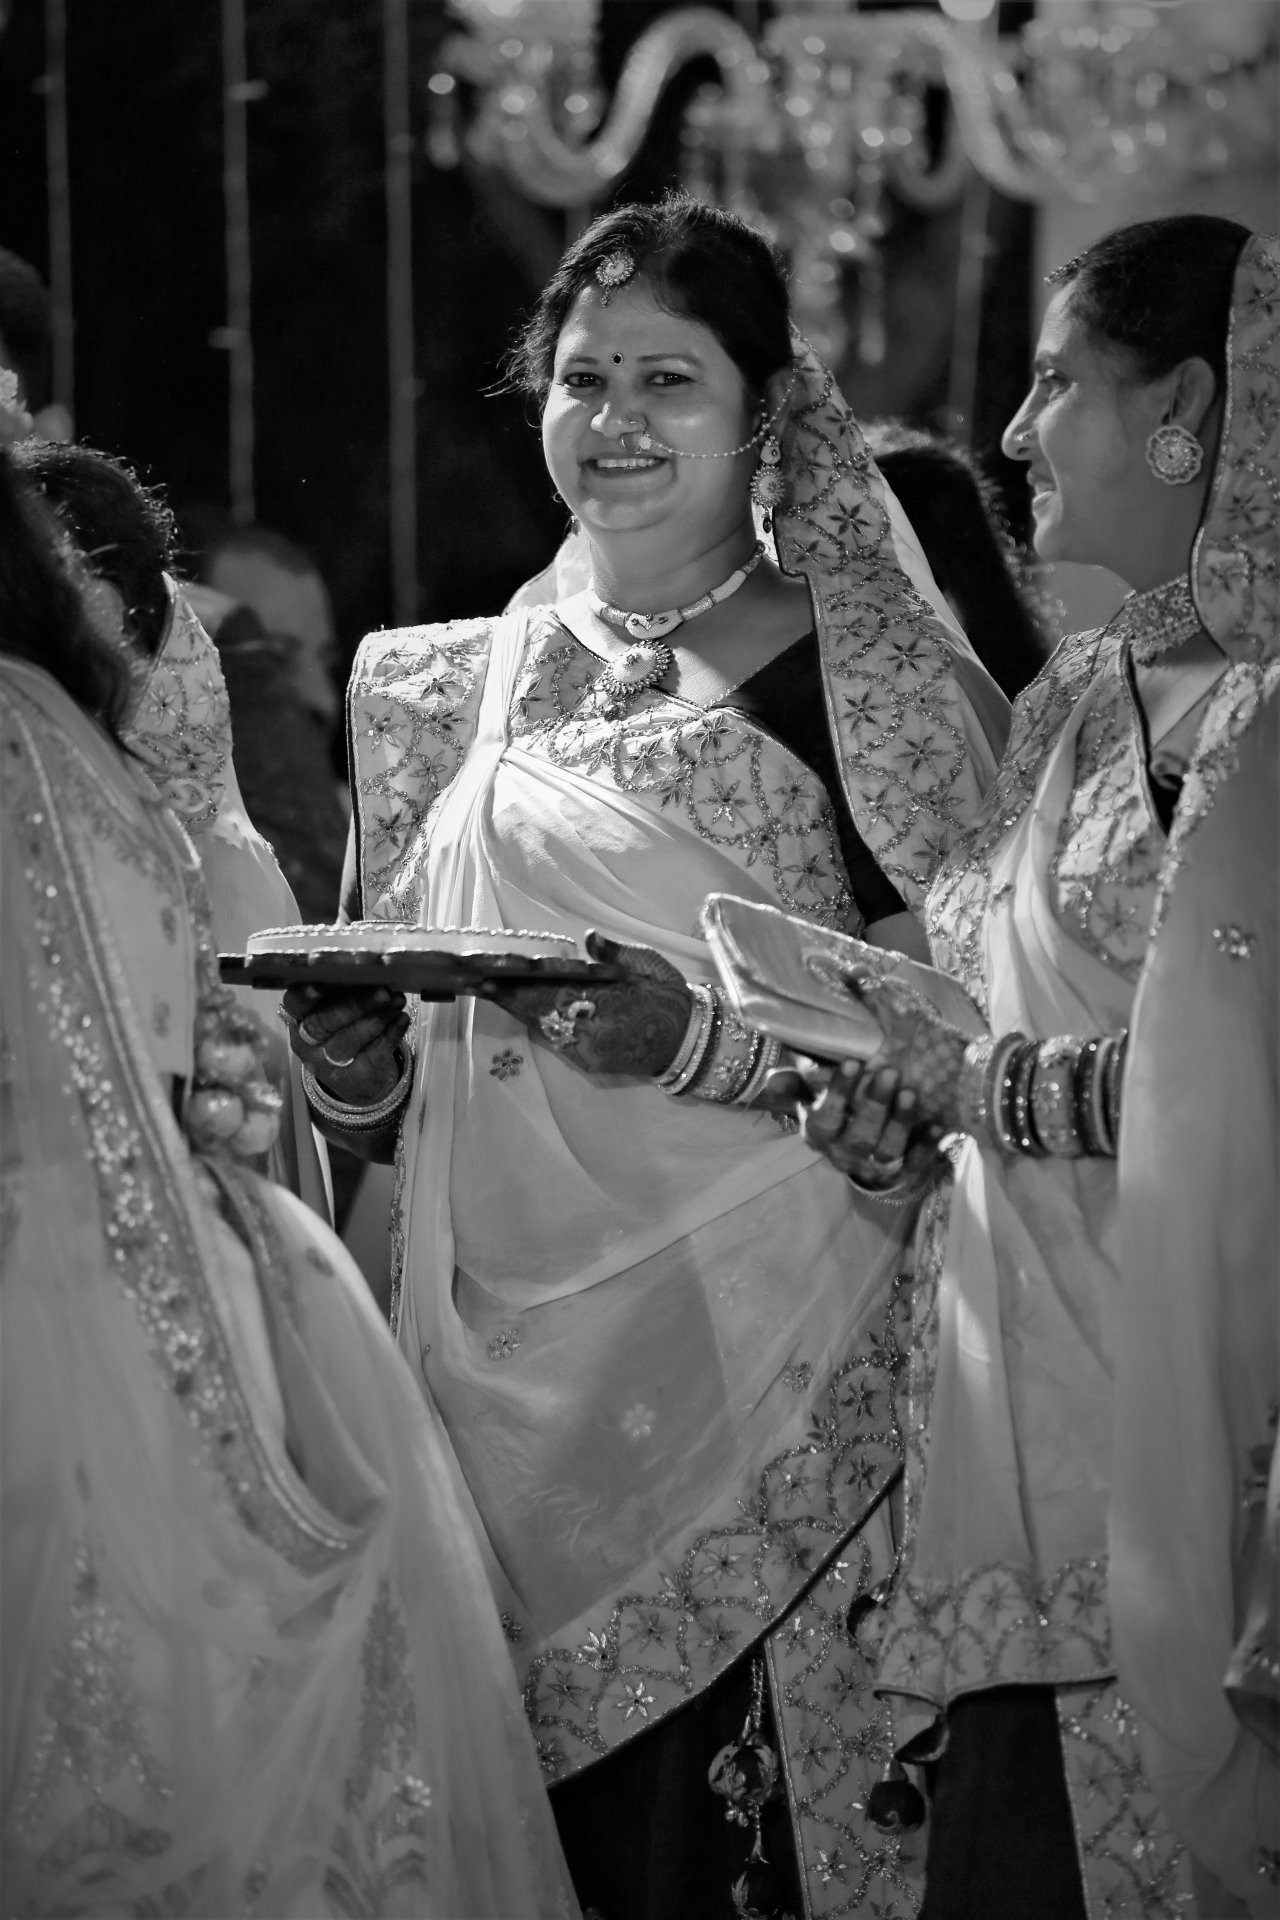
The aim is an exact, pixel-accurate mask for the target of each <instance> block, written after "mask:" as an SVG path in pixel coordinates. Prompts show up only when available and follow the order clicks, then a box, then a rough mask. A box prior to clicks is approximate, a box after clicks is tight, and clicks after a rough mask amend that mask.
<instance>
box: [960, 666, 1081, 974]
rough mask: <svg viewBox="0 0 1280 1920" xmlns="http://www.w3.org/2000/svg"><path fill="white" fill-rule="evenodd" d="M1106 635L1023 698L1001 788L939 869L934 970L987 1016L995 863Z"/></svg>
mask: <svg viewBox="0 0 1280 1920" xmlns="http://www.w3.org/2000/svg"><path fill="white" fill-rule="evenodd" d="M1101 637H1102V636H1101V634H1100V633H1099V632H1090V633H1079V634H1074V635H1072V636H1070V637H1069V638H1067V639H1066V640H1064V641H1063V642H1062V644H1061V646H1060V647H1059V648H1058V650H1057V652H1056V653H1055V654H1054V656H1053V658H1052V659H1051V660H1050V661H1049V663H1048V664H1047V666H1045V667H1044V668H1043V670H1042V671H1041V672H1040V673H1039V674H1038V675H1037V677H1036V678H1035V679H1034V680H1033V681H1032V683H1031V685H1030V686H1029V687H1027V688H1025V689H1024V691H1023V692H1022V693H1020V694H1019V696H1018V698H1017V701H1016V702H1015V704H1014V709H1013V726H1012V729H1011V731H1010V734H1009V744H1008V746H1007V748H1006V749H1005V754H1004V758H1003V759H1002V761H1001V762H1000V770H999V772H998V773H997V775H996V780H995V785H994V786H993V787H992V789H991V792H990V793H989V794H988V795H987V798H986V800H985V801H984V803H983V805H982V807H981V809H980V810H979V812H978V814H977V817H976V819H975V821H974V824H973V827H972V830H971V831H970V833H969V834H968V835H967V837H966V838H965V839H963V840H962V841H960V842H958V843H957V844H956V846H955V847H954V849H953V850H952V851H951V852H950V853H949V855H948V857H947V859H946V860H945V861H944V862H943V864H942V866H941V867H940V868H939V871H938V874H937V877H936V878H935V880H934V883H933V886H932V888H931V889H930V892H929V898H928V901H927V911H926V923H927V925H928V929H929V938H930V944H931V946H932V948H933V959H934V965H935V966H937V967H940V968H941V969H942V971H943V972H944V973H951V974H954V975H955V976H956V978H957V979H959V980H961V981H963V983H964V985H965V987H966V988H967V989H968V991H969V993H970V994H971V995H972V997H973V998H974V1000H975V1001H976V1002H977V1003H978V1005H979V1006H980V1007H981V1008H982V1009H983V1010H984V1011H986V1008H987V989H986V969H985V966H984V963H983V956H982V935H983V927H984V923H985V921H986V917H987V913H988V910H989V908H990V906H991V905H992V900H991V894H992V881H991V858H992V855H993V854H994V852H995V850H996V848H997V847H998V846H999V844H1000V842H1001V840H1003V838H1004V836H1005V835H1006V834H1007V833H1009V832H1010V831H1011V830H1012V829H1013V828H1014V827H1015V826H1016V825H1017V824H1018V821H1019V820H1020V819H1021V818H1022V815H1023V813H1024V812H1025V811H1026V809H1027V807H1028V806H1029V804H1030V802H1031V796H1032V794H1033V793H1034V791H1035V786H1036V781H1037V780H1038V778H1039V776H1040V772H1041V769H1042V768H1043V766H1044V760H1045V756H1046V754H1047V753H1048V752H1049V750H1050V748H1051V746H1052V744H1053V742H1054V740H1055V739H1056V738H1057V735H1058V734H1059V732H1060V731H1061V729H1062V726H1063V724H1064V723H1065V721H1066V719H1067V716H1068V715H1069V714H1070V712H1071V710H1072V708H1073V707H1074V706H1075V704H1076V702H1077V700H1079V699H1080V698H1081V696H1082V695H1083V693H1084V691H1085V689H1086V687H1087V686H1088V684H1089V681H1090V678H1091V677H1092V675H1093V671H1094V666H1095V662H1096V659H1097V655H1098V648H1099V644H1100V641H1101ZM1002 897H1004V896H1003V894H1002Z"/></svg>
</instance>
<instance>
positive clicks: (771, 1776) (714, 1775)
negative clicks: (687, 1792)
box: [707, 1656, 780, 1861]
mask: <svg viewBox="0 0 1280 1920" xmlns="http://www.w3.org/2000/svg"><path fill="white" fill-rule="evenodd" d="M763 1729H764V1661H763V1660H762V1659H760V1658H759V1656H757V1658H756V1660H755V1664H754V1667H753V1669H752V1675H751V1711H750V1712H749V1713H748V1715H747V1717H746V1719H745V1721H744V1722H743V1725H742V1732H741V1733H740V1734H739V1735H738V1738H737V1740H736V1741H735V1742H734V1743H733V1744H732V1745H731V1746H727V1747H721V1749H720V1751H719V1753H718V1754H717V1755H716V1757H715V1759H714V1760H713V1761H712V1762H711V1766H710V1768H709V1769H708V1772H707V1780H708V1782H709V1784H710V1787H711V1791H712V1793H718V1794H719V1795H720V1796H721V1798H722V1799H723V1800H725V1801H726V1802H727V1805H726V1807H725V1810H724V1817H725V1819H726V1820H732V1821H733V1822H734V1823H735V1825H737V1826H739V1827H753V1828H754V1829H755V1838H754V1840H753V1842H752V1846H751V1859H752V1860H753V1861H754V1860H759V1861H763V1860H764V1858H765V1853H764V1845H763V1842H762V1841H761V1838H760V1814H761V1810H762V1808H764V1807H765V1806H766V1805H767V1804H768V1802H769V1801H770V1800H772V1798H773V1796H774V1794H775V1793H776V1792H777V1790H778V1776H779V1772H780V1768H779V1764H778V1756H777V1754H776V1753H775V1751H774V1749H773V1748H772V1747H771V1746H770V1745H769V1742H768V1741H767V1740H766V1739H765V1737H764V1730H763Z"/></svg>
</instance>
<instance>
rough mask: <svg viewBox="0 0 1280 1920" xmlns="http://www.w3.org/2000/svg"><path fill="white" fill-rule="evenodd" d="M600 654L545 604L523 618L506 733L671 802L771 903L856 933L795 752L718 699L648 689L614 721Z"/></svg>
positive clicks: (835, 851) (824, 800) (828, 837)
mask: <svg viewBox="0 0 1280 1920" xmlns="http://www.w3.org/2000/svg"><path fill="white" fill-rule="evenodd" d="M604 664H605V663H604V662H603V661H602V660H600V659H599V658H598V657H597V656H596V655H595V654H593V653H590V652H588V650H587V649H586V648H585V647H583V646H581V645H579V643H578V642H577V641H576V640H575V639H574V638H573V636H572V635H571V634H569V633H568V632H567V631H566V630H565V628H564V627H562V626H561V625H560V623H559V621H558V620H557V619H556V618H555V615H554V612H553V611H552V610H551V609H550V608H544V609H540V610H539V612H538V613H537V614H535V615H534V618H533V623H532V625H531V628H530V635H529V641H528V645H527V647H526V651H525V657H524V661H523V664H522V667H521V673H520V678H519V681H518V682H517V687H516V692H515V696H514V698H513V701H512V710H511V732H512V738H513V739H518V740H519V741H520V743H521V745H522V746H524V747H525V748H526V749H527V750H528V751H529V752H531V753H539V754H545V755H546V756H547V758H548V759H550V760H553V761H554V762H555V763H556V765H557V766H561V767H575V768H577V769H579V770H580V771H581V772H583V773H585V774H588V775H590V776H591V777H593V778H596V779H599V780H601V781H602V782H605V783H608V784H611V785H613V786H615V787H616V788H618V790H619V791H620V792H623V793H631V794H643V795H646V796H648V797H651V798H652V799H655V800H656V801H657V803H658V806H659V808H660V809H661V810H663V811H665V810H666V809H667V808H668V807H671V808H673V809H677V810H679V811H680V812H681V813H683V814H684V815H685V816H686V818H687V819H688V820H689V822H690V824H691V825H692V826H693V828H694V831H695V832H696V833H697V834H699V835H700V837H701V838H702V839H704V840H707V841H710V842H711V843H712V844H713V845H715V846H718V847H723V848H727V849H733V850H734V851H735V852H736V853H737V854H738V855H739V856H740V857H741V859H742V863H743V865H744V866H746V867H754V866H755V865H756V863H757V862H760V863H761V864H762V865H763V866H764V867H765V868H766V869H767V870H768V872H769V874H770V877H771V879H772V881H773V884H774V886H775V888H776V890H777V893H778V899H779V904H780V905H781V906H783V907H785V908H786V910H787V911H788V912H791V913H802V914H805V915H807V916H809V917H810V918H812V919H817V920H820V921H821V922H822V924H823V925H825V926H834V927H839V928H840V929H842V930H843V931H845V932H849V933H858V932H860V931H861V928H862V920H861V916H860V915H859V913H858V910H857V908H856V906H855V905H854V902H853V898H852V895H851V894H850V891H849V886H848V881H847V879H846V876H845V872H844V866H843V862H842V860H841V856H840V852H839V847H838V843H837V841H836V837H835V823H834V817H833V815H832V812H831V805H830V801H829V799H828V797H827V795H826V793H825V792H824V790H823V788H822V786H821V784H820V783H819V782H818V780H817V779H816V778H815V776H814V775H813V774H812V773H810V772H809V770H808V768H807V767H805V766H804V765H803V764H802V763H801V762H800V761H798V760H797V759H796V758H795V757H794V755H792V754H791V753H790V752H788V750H787V749H786V748H785V747H783V746H782V745H781V743H780V742H778V741H777V740H774V739H773V737H772V736H771V735H769V734H767V733H765V732H763V731H762V730H761V729H759V728H757V727H756V726H755V725H754V723H753V722H751V721H749V720H747V719H746V717H745V716H744V715H742V714H739V713H737V712H735V711H733V710H732V709H730V708H727V707H719V708H707V709H702V708H697V707H690V706H688V705H686V704H685V703H684V702H682V701H678V700H674V699H672V697H671V696H670V695H668V694H664V693H662V692H661V691H660V690H659V689H656V688H655V689H649V690H647V691H646V692H645V693H643V694H641V695H640V696H639V697H638V699H637V700H636V701H635V702H634V703H633V705H632V709H631V711H630V712H629V713H628V714H627V715H626V716H625V717H624V718H622V719H614V718H611V717H609V716H608V715H607V714H605V713H603V712H602V711H601V709H600V706H599V704H598V702H597V699H596V693H595V689H596V682H597V681H598V679H599V677H600V675H601V673H602V672H603V670H604Z"/></svg>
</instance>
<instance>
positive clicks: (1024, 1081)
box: [960, 1032, 1129, 1160]
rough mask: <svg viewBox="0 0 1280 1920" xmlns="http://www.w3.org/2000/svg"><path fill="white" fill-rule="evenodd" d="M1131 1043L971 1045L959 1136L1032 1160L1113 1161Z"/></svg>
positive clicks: (1011, 1036) (1002, 1041) (1108, 1039)
mask: <svg viewBox="0 0 1280 1920" xmlns="http://www.w3.org/2000/svg"><path fill="white" fill-rule="evenodd" d="M1128 1038H1129V1036H1128V1033H1127V1032H1123V1033H1120V1034H1118V1035H1106V1036H1104V1037H1102V1038H1098V1039H1090V1040H1076V1039H1073V1038H1072V1037H1070V1036H1069V1035H1065V1034H1063V1035H1058V1036H1056V1037H1055V1038H1053V1039H1051V1040H1028V1039H1027V1037H1026V1035H1025V1034H1023V1033H1007V1034H1002V1035H1001V1036H1000V1037H999V1038H996V1037H994V1036H991V1037H988V1038H984V1039H982V1040H974V1041H971V1042H970V1043H969V1045H968V1046H967V1047H966V1048H965V1054H964V1066H963V1068H962V1069H961V1075H960V1114H961V1125H962V1126H963V1128H964V1131H965V1132H966V1133H969V1134H971V1135H973V1137H974V1138H975V1139H978V1140H988V1141H990V1142H991V1143H992V1144H993V1145H994V1146H997V1147H999V1149H1000V1150H1001V1152H1002V1153H1007V1154H1024V1155H1026V1156H1028V1157H1029V1158H1032V1159H1043V1158H1044V1157H1045V1156H1046V1155H1051V1156H1052V1157H1053V1158H1055V1159H1068V1160H1077V1159H1082V1158H1085V1157H1088V1158H1106V1159H1114V1158H1115V1154H1116V1149H1117V1144H1118V1142H1119V1138H1120V1087H1121V1082H1122V1079H1123V1075H1124V1057H1125V1049H1126V1046H1127V1044H1128Z"/></svg>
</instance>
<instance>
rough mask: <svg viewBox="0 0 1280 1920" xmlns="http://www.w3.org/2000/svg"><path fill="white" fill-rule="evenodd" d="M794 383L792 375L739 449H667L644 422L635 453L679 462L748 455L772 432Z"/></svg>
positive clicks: (624, 430)
mask: <svg viewBox="0 0 1280 1920" xmlns="http://www.w3.org/2000/svg"><path fill="white" fill-rule="evenodd" d="M795 383H796V376H795V374H794V373H793V374H792V376H791V378H790V380H788V382H787V390H786V392H785V393H784V394H783V396H782V398H781V400H779V402H778V404H777V406H776V407H775V408H774V410H773V412H772V413H771V414H769V416H768V417H767V419H764V420H762V421H761V422H760V425H759V426H758V427H757V428H756V430H755V432H754V433H753V434H752V436H751V438H750V439H749V440H744V441H743V443H742V445H741V446H740V447H726V448H725V450H724V452H723V453H686V452H685V450H684V448H683V447H669V446H668V445H667V443H666V441H665V440H658V439H656V438H655V437H654V435H653V434H651V433H650V431H649V427H648V423H647V422H646V423H645V424H644V427H643V430H642V432H641V434H640V438H639V440H638V441H637V442H636V452H637V453H654V452H657V453H673V454H675V455H676V457H677V458H678V459H680V460H734V459H736V458H737V456H738V454H740V453H750V451H751V449H752V447H758V446H759V445H760V442H761V441H762V440H765V439H767V438H768V436H769V435H770V434H771V433H772V432H773V428H774V423H775V421H777V420H778V419H779V417H780V416H781V415H782V413H783V412H784V410H785V408H786V405H787V402H788V401H789V400H790V398H791V389H792V388H793V387H794V386H795ZM630 431H631V429H630V427H624V428H623V432H624V433H630Z"/></svg>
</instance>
